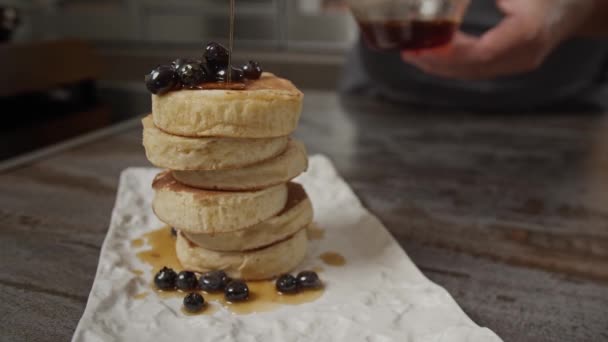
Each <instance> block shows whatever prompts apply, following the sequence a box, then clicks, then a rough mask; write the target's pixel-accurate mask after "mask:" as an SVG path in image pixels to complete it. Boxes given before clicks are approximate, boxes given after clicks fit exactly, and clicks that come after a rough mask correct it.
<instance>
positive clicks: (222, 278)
mask: <svg viewBox="0 0 608 342" xmlns="http://www.w3.org/2000/svg"><path fill="white" fill-rule="evenodd" d="M229 282H230V278H228V276H227V275H226V272H224V271H212V272H207V273H205V274H203V275H202V276H201V277H200V278H199V280H198V286H199V287H200V289H201V290H203V291H207V292H217V291H221V290H223V289H224V288H225V287H226V284H227V283H229Z"/></svg>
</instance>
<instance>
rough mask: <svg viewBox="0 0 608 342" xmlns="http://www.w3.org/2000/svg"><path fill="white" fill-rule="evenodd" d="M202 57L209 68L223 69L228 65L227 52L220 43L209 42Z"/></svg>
mask: <svg viewBox="0 0 608 342" xmlns="http://www.w3.org/2000/svg"><path fill="white" fill-rule="evenodd" d="M203 58H204V60H205V61H206V62H207V65H208V66H209V67H210V68H212V69H214V70H219V69H224V68H226V67H227V66H228V60H229V52H228V50H227V49H226V48H225V47H223V46H222V45H221V44H218V43H216V42H210V43H209V44H207V46H205V54H204V55H203Z"/></svg>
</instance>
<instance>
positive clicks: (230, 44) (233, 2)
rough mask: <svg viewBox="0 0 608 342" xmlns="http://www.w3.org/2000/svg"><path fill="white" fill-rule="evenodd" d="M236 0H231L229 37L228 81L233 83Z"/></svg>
mask: <svg viewBox="0 0 608 342" xmlns="http://www.w3.org/2000/svg"><path fill="white" fill-rule="evenodd" d="M235 7H236V4H235V0H230V35H229V37H228V70H227V71H226V72H227V73H228V83H232V50H233V48H234V17H235Z"/></svg>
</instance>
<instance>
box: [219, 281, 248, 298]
mask: <svg viewBox="0 0 608 342" xmlns="http://www.w3.org/2000/svg"><path fill="white" fill-rule="evenodd" d="M224 296H225V297H226V300H227V301H229V302H241V301H244V300H247V298H249V287H248V286H247V284H245V282H244V281H242V280H233V281H231V282H230V283H228V285H226V289H225V290H224Z"/></svg>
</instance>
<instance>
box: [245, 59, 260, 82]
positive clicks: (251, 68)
mask: <svg viewBox="0 0 608 342" xmlns="http://www.w3.org/2000/svg"><path fill="white" fill-rule="evenodd" d="M243 72H244V73H245V78H247V79H250V80H257V79H258V78H260V77H262V67H261V66H260V63H258V62H256V61H249V62H248V63H247V64H245V65H243Z"/></svg>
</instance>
